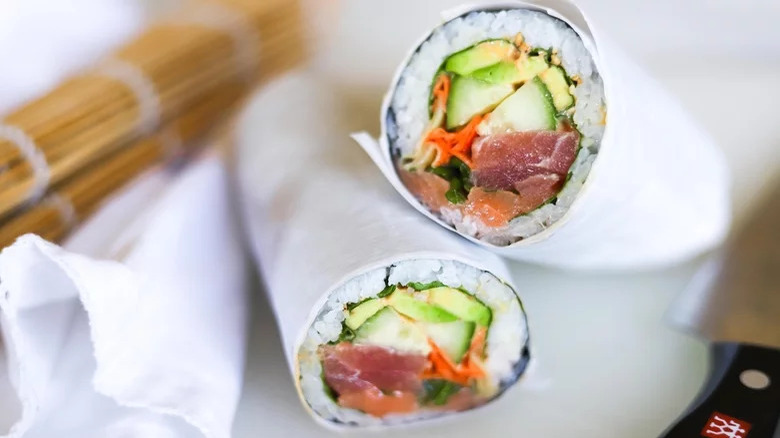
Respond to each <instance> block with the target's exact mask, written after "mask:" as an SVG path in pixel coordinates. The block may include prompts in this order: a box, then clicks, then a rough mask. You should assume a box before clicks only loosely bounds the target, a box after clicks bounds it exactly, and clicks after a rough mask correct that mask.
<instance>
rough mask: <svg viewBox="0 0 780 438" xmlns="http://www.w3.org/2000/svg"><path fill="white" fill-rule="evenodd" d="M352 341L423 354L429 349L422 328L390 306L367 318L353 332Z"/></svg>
mask: <svg viewBox="0 0 780 438" xmlns="http://www.w3.org/2000/svg"><path fill="white" fill-rule="evenodd" d="M352 342H354V343H355V344H363V345H376V346H379V347H387V348H392V349H394V350H398V351H403V352H410V353H419V354H423V355H427V354H428V353H429V352H430V350H431V346H430V345H428V338H427V336H426V335H425V332H424V331H423V329H422V328H421V327H418V326H417V325H416V324H415V323H414V322H411V321H409V320H407V319H404V318H403V317H401V315H399V314H398V312H396V311H395V310H393V308H392V307H385V308H383V309H382V310H380V311H378V312H376V313H375V314H374V315H372V316H371V317H370V318H368V319H367V320H366V322H364V323H363V325H361V326H360V328H359V329H358V330H357V331H356V332H355V339H354V340H353V341H352Z"/></svg>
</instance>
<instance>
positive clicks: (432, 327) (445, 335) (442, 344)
mask: <svg viewBox="0 0 780 438" xmlns="http://www.w3.org/2000/svg"><path fill="white" fill-rule="evenodd" d="M420 325H421V326H422V327H423V329H424V331H425V333H426V334H427V335H428V337H429V338H430V339H431V340H432V341H433V343H434V344H436V345H437V346H438V347H439V348H441V350H442V351H443V352H444V354H446V355H447V357H448V358H449V359H450V360H451V361H452V362H453V363H459V362H460V361H461V359H463V355H464V354H466V352H467V351H468V349H469V347H470V346H471V338H472V336H474V329H475V327H476V324H475V323H473V322H471V321H462V320H457V321H453V322H443V323H421V324H420Z"/></svg>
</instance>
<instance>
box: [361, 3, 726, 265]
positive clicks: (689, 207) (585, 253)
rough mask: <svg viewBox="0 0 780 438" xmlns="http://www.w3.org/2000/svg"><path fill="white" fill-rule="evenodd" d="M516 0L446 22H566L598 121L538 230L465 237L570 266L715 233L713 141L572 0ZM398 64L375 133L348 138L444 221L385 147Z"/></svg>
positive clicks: (668, 254)
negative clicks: (517, 12) (558, 214)
mask: <svg viewBox="0 0 780 438" xmlns="http://www.w3.org/2000/svg"><path fill="white" fill-rule="evenodd" d="M545 4H553V5H554V6H555V8H556V9H552V8H549V7H543V6H540V5H531V4H528V3H522V2H505V3H495V4H484V5H479V6H463V7H460V8H457V9H454V10H451V11H447V12H445V13H443V15H442V18H443V19H444V20H445V21H449V20H451V19H453V18H456V17H459V16H461V15H463V14H466V13H468V12H471V11H474V10H484V9H507V8H528V9H534V10H541V11H544V12H547V13H548V14H550V15H552V16H554V17H557V18H560V19H562V20H563V21H565V22H567V23H568V24H569V25H570V26H572V28H574V30H575V31H576V32H577V33H578V34H579V35H580V36H581V37H582V40H583V42H584V43H585V47H586V48H587V49H588V50H589V51H590V53H591V54H592V56H593V59H594V61H595V63H596V66H597V68H598V71H599V72H600V74H601V76H602V79H603V81H604V88H605V93H606V102H607V119H608V121H607V126H606V130H605V134H604V138H603V141H602V143H601V149H600V151H599V154H598V156H597V158H596V161H595V163H594V164H593V167H592V169H591V172H590V175H589V176H588V178H587V180H586V182H585V185H584V186H583V188H582V190H581V191H580V193H579V195H578V197H577V199H576V200H575V202H574V203H573V204H572V206H571V208H570V209H569V211H568V212H567V213H566V214H565V215H564V216H563V217H562V218H561V219H560V220H559V221H558V222H556V223H554V224H553V225H552V226H550V227H549V228H547V229H545V230H543V231H542V232H540V233H538V234H536V235H534V236H531V237H529V238H527V239H524V240H521V241H519V242H516V243H514V244H512V245H509V246H505V247H500V246H495V245H492V244H489V243H485V242H482V241H479V240H477V239H474V238H472V237H471V236H466V235H463V236H464V237H466V238H467V239H469V240H471V241H473V242H476V243H477V244H479V245H481V246H483V247H486V248H488V249H490V250H491V251H493V252H495V253H497V254H500V255H503V256H506V257H510V258H513V259H517V260H525V261H531V262H536V263H541V264H547V265H555V266H561V267H567V268H577V269H623V268H654V267H661V266H666V265H670V264H673V263H675V262H679V261H681V260H684V259H686V258H689V257H691V256H694V255H696V254H698V253H700V252H702V251H704V250H707V249H709V248H711V247H713V246H714V245H716V244H717V243H719V242H721V241H722V240H723V238H724V236H725V234H726V232H727V231H728V226H729V223H730V219H731V214H730V203H729V177H728V169H727V166H726V163H725V160H724V157H723V156H722V154H721V153H720V151H719V150H718V149H717V147H716V146H715V144H714V142H713V140H712V139H711V138H710V137H709V136H708V135H707V134H706V133H705V132H703V131H702V130H701V129H700V128H699V127H698V126H697V124H696V123H695V122H694V120H692V119H691V117H690V116H689V115H688V114H687V113H686V112H685V111H684V110H683V109H682V108H681V107H680V105H679V103H678V102H676V101H675V100H674V99H673V98H672V97H671V96H670V95H669V94H668V93H667V92H666V91H664V90H663V89H662V88H661V87H660V86H659V84H657V83H656V82H655V81H654V80H653V79H652V78H651V77H649V76H648V75H647V74H646V73H645V72H644V71H642V70H641V69H640V68H639V67H638V66H637V65H636V64H634V63H633V62H632V61H631V60H630V59H629V58H628V57H627V56H626V55H625V54H624V53H623V52H621V51H620V50H619V49H618V48H617V47H615V46H614V45H613V43H612V42H611V41H610V40H609V39H608V38H606V37H604V36H603V35H602V34H601V33H600V32H599V31H598V29H599V27H598V25H597V23H593V22H592V21H591V20H589V19H588V18H587V17H586V16H585V15H584V13H583V12H582V11H581V10H579V9H578V8H577V7H575V6H573V5H572V4H570V3H567V2H565V1H548V2H545ZM429 35H430V33H429V34H426V35H425V36H424V37H423V38H422V39H421V40H420V41H419V42H418V43H417V44H415V45H414V47H413V48H412V50H411V51H410V52H409V55H408V56H407V58H406V59H405V60H404V61H403V62H402V63H401V65H400V66H399V68H398V70H397V72H396V75H395V77H394V79H393V82H392V84H393V85H392V86H391V88H390V90H389V91H388V92H387V95H386V96H385V100H384V103H383V106H382V111H381V124H382V133H381V136H380V137H379V139H378V141H375V140H373V139H372V138H371V137H370V136H368V135H366V134H359V135H356V136H355V138H356V140H357V141H358V143H360V145H361V146H362V147H363V148H364V149H365V150H366V152H368V154H369V155H370V156H371V158H372V159H373V160H374V162H375V163H376V165H377V166H379V168H380V169H381V170H382V172H383V173H384V174H385V176H386V177H387V179H388V180H389V181H390V183H391V184H392V185H393V187H395V189H396V190H397V191H398V192H399V193H400V194H401V195H402V196H403V197H404V198H406V200H407V201H408V202H409V203H410V204H412V205H413V206H414V207H415V208H416V209H417V210H419V211H420V212H422V213H423V214H424V215H426V216H428V217H429V218H431V219H432V220H433V221H435V222H437V223H438V224H440V225H442V226H444V227H446V228H448V229H452V227H451V226H450V225H447V224H445V223H444V222H442V221H441V220H440V219H439V218H438V217H436V216H435V215H433V214H432V213H431V212H429V211H428V209H427V208H426V207H425V206H423V205H422V204H420V202H418V201H417V199H416V198H415V197H414V195H412V194H411V193H410V192H409V191H408V190H407V189H406V187H405V186H404V185H403V183H402V182H401V181H400V179H399V177H398V175H397V173H396V171H395V168H394V166H393V163H392V160H391V156H390V145H389V141H388V138H387V127H386V120H387V113H388V111H389V108H390V103H391V98H392V95H393V93H394V92H395V87H396V84H397V83H398V80H399V78H400V75H401V73H402V71H403V68H404V67H405V66H406V64H407V63H408V61H409V58H410V57H411V56H412V54H413V53H414V51H415V50H416V49H417V47H418V46H419V45H420V43H422V42H423V41H425V40H426V39H427V38H428V36H429Z"/></svg>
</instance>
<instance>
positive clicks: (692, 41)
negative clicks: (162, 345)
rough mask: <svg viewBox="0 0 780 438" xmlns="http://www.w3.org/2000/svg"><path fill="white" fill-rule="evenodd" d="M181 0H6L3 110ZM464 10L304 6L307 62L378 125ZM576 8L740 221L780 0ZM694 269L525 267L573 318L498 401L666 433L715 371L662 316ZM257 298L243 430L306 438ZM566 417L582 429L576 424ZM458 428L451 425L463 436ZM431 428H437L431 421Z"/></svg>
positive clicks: (525, 281) (774, 149)
mask: <svg viewBox="0 0 780 438" xmlns="http://www.w3.org/2000/svg"><path fill="white" fill-rule="evenodd" d="M258 1H262V0H258ZM180 3H181V1H179V0H71V1H68V2H61V1H55V0H4V1H3V2H0V59H2V60H3V62H2V63H0V115H2V114H7V113H9V112H12V111H13V110H14V109H15V108H17V107H19V106H20V105H22V104H24V103H25V102H28V101H30V100H31V99H33V98H36V97H38V96H40V95H41V94H42V93H45V92H46V91H47V90H49V89H50V88H52V87H54V86H55V85H57V84H58V83H59V82H60V81H62V80H63V79H64V78H65V77H67V76H69V75H71V74H73V73H75V72H78V71H80V70H81V69H84V68H85V67H87V66H89V65H91V64H93V63H94V62H96V61H98V60H99V59H101V58H102V57H103V56H104V55H105V54H106V53H108V52H109V51H110V50H111V49H112V48H114V47H116V46H118V45H120V44H121V43H123V42H124V41H126V40H127V39H128V38H130V37H132V36H133V35H135V34H137V33H138V32H140V31H141V30H142V29H143V28H144V26H145V25H146V23H148V22H149V21H150V20H153V19H155V18H156V17H159V16H160V15H162V14H165V13H169V12H170V11H172V10H174V9H175V8H176V7H177V6H178V5H179V4H180ZM459 3H461V2H459V1H456V0H428V1H425V2H420V1H416V0H395V1H393V2H386V1H378V0H341V1H337V0H324V1H322V0H306V1H304V5H305V9H304V10H305V15H306V20H307V21H306V24H305V28H306V31H307V35H308V37H307V38H308V39H307V40H306V44H307V47H306V49H307V53H308V55H307V56H308V60H309V62H310V63H311V64H313V65H314V68H316V69H318V70H319V72H320V73H321V74H323V75H327V76H331V77H332V78H333V79H334V81H336V82H337V83H338V84H340V85H339V89H340V91H341V92H342V93H343V95H344V98H345V99H348V100H349V101H350V102H352V104H353V106H354V108H355V114H356V117H357V118H359V122H356V123H359V124H360V125H362V126H364V127H365V128H366V129H368V130H370V131H373V132H375V133H376V132H378V123H376V122H377V121H378V112H379V104H380V101H381V97H382V94H383V92H384V90H385V88H386V86H387V85H388V84H389V81H390V79H391V77H392V75H393V72H394V69H395V68H396V66H397V64H398V63H399V62H400V60H401V59H402V58H403V56H404V55H405V53H406V51H407V50H408V49H409V48H410V47H412V45H413V44H414V43H415V41H416V40H417V39H418V38H419V37H420V36H421V35H422V34H423V33H424V32H425V31H426V30H428V29H429V28H430V27H432V26H434V25H436V24H437V23H439V22H440V20H441V19H440V15H439V13H440V11H442V10H444V9H447V8H449V7H452V6H456V5H458V4H459ZM576 3H577V4H578V5H580V6H581V7H582V8H583V9H584V10H585V12H586V15H587V16H588V18H589V19H590V20H592V24H593V25H594V26H595V27H597V28H598V29H600V31H601V32H602V33H603V34H604V35H605V36H608V37H610V38H612V39H613V40H615V41H616V42H617V43H618V44H619V45H620V46H622V48H623V49H624V50H625V51H626V52H628V53H629V54H630V55H631V56H632V57H633V58H634V59H635V60H636V61H637V62H638V63H639V64H641V65H642V66H643V67H644V68H646V69H647V70H648V71H649V72H650V73H652V75H653V76H654V77H655V78H656V79H657V80H658V81H659V82H660V83H661V84H662V85H663V86H664V87H666V88H667V89H669V90H670V91H671V92H672V93H673V94H675V95H676V96H677V97H678V98H679V99H680V100H681V101H682V103H683V106H684V107H685V108H686V109H688V110H689V111H690V113H691V114H692V115H693V117H694V118H696V119H697V120H698V121H699V122H700V123H701V124H702V125H703V126H704V127H705V128H706V129H707V130H708V131H709V132H710V133H711V134H712V135H713V137H714V138H715V139H716V142H717V143H718V145H719V147H720V148H721V149H722V150H723V152H724V153H725V155H726V156H727V158H728V162H729V164H730V167H731V171H732V177H733V192H732V203H733V208H734V217H735V220H736V222H737V223H739V222H740V221H741V220H742V219H743V218H744V217H745V216H746V213H747V212H748V211H749V210H750V208H751V206H752V205H753V203H754V202H755V201H756V200H757V199H758V198H759V197H760V195H761V193H762V192H763V191H764V190H766V189H768V188H769V187H770V186H771V181H773V180H777V179H778V177H779V176H780V124H778V123H777V122H776V119H777V116H776V113H777V107H778V102H780V81H778V79H780V27H779V26H777V23H778V22H780V2H777V1H773V0H739V1H735V0H656V1H654V2H647V1H644V0H621V1H618V0H604V1H596V0H581V1H577V2H576ZM669 159H670V160H674V157H669ZM694 268H695V266H694V265H686V266H682V267H678V268H674V269H671V270H667V271H664V272H654V273H642V274H636V275H628V274H626V275H617V276H603V275H596V274H594V275H584V274H582V275H579V274H578V275H562V274H561V273H560V272H558V271H553V270H547V269H541V268H534V267H526V266H519V265H517V266H514V267H513V270H514V274H515V277H516V279H517V281H518V282H519V283H520V284H521V285H522V286H526V287H527V288H528V290H529V291H536V292H530V293H528V294H527V295H526V296H525V297H524V298H525V299H526V302H527V305H528V307H529V313H530V314H531V315H532V318H533V315H534V314H535V313H534V312H536V315H548V316H558V317H559V319H557V320H556V321H553V320H550V319H545V318H544V317H538V319H537V324H538V327H537V332H538V333H539V335H538V337H536V338H535V341H536V342H538V345H542V344H545V343H546V344H547V345H553V347H549V348H548V351H547V352H546V353H545V354H546V355H547V356H546V357H547V359H548V362H547V363H546V364H545V365H546V366H548V367H549V368H548V371H547V373H546V378H547V383H546V384H542V385H540V386H539V388H541V389H539V388H530V389H529V388H525V390H524V391H523V392H522V393H521V394H518V393H517V391H516V392H515V393H513V394H511V395H509V396H507V397H506V398H505V399H503V400H502V401H500V402H499V403H498V404H499V406H498V407H497V408H496V409H497V412H501V413H502V414H505V415H510V416H511V415H513V413H514V412H516V410H522V409H526V408H528V410H527V412H530V413H532V414H534V415H535V417H536V422H537V425H533V424H526V425H525V426H518V427H519V429H518V431H520V432H527V433H537V435H534V436H547V437H554V436H564V435H567V434H568V433H570V432H572V431H577V432H579V433H580V434H579V435H577V436H594V437H596V436H654V435H657V433H658V432H660V431H661V430H662V429H663V428H664V427H665V425H666V424H668V422H670V421H672V420H673V419H674V418H675V417H676V415H677V414H678V413H680V412H681V410H682V409H683V408H684V407H685V406H686V405H687V403H688V402H689V400H690V398H691V397H693V395H694V394H695V393H696V391H697V389H698V386H699V384H700V383H701V381H702V380H703V378H704V377H703V376H704V373H705V371H706V365H705V362H706V359H705V350H704V348H703V346H701V344H699V343H698V342H696V341H695V340H692V339H687V338H686V337H684V336H682V335H680V334H678V333H674V332H672V331H670V330H669V329H668V328H666V327H665V326H664V325H663V322H662V321H663V314H664V311H665V309H666V308H667V306H668V305H669V303H670V302H671V301H672V300H673V298H674V297H675V295H676V294H677V293H678V292H679V291H680V290H682V288H684V286H685V284H686V283H687V281H688V280H689V278H690V275H691V273H692V272H693V270H694ZM256 301H257V302H256V309H255V317H254V321H255V322H254V325H253V332H252V335H251V343H252V344H251V347H250V359H249V363H248V367H247V375H246V383H245V392H244V399H243V400H242V404H241V407H240V409H239V416H238V419H237V421H236V426H235V436H237V437H249V436H258V432H259V436H281V434H282V433H283V431H285V430H287V431H289V430H297V431H298V434H297V435H296V436H318V435H319V432H320V429H318V428H317V427H316V426H315V425H314V424H313V423H312V422H310V421H308V420H305V418H304V415H305V414H304V412H303V410H302V408H301V407H300V405H299V404H298V402H297V400H296V398H295V394H294V392H293V387H292V385H290V384H289V375H288V372H287V369H286V365H285V364H284V362H283V360H282V358H281V354H279V348H280V347H279V344H278V340H277V336H276V331H275V330H276V329H275V326H274V324H273V318H272V317H271V315H270V314H269V312H268V310H267V309H266V306H265V305H264V301H263V298H262V297H261V296H260V295H259V294H258V297H257V300H256ZM583 306H590V309H591V312H590V313H589V315H588V316H587V317H585V316H582V315H580V312H579V309H581V308H582V307H583ZM577 315H579V316H577ZM583 326H587V328H588V330H589V331H590V332H589V336H588V339H580V340H578V342H577V343H576V345H572V343H571V336H572V333H576V332H577V331H578V330H581V329H582V327H583ZM535 334H536V333H535ZM567 340H568V342H567ZM543 356H544V355H543ZM6 377H7V376H5V370H4V364H0V434H2V433H4V432H5V431H6V430H7V427H8V426H9V425H10V424H11V423H12V421H13V419H14V418H15V416H16V415H17V414H18V407H17V406H15V404H14V401H13V400H12V398H11V395H12V392H11V388H10V386H9V384H8V382H7V378H6ZM551 382H552V383H551ZM545 385H546V386H545ZM545 388H546V389H545ZM529 393H530V395H529ZM523 397H525V398H523ZM534 404H536V406H537V408H536V409H537V410H536V411H534V407H533V405H534ZM572 410H576V411H578V412H577V413H576V414H572V415H573V416H569V417H567V415H568V414H565V413H566V412H571V411H572ZM521 417H522V415H521ZM526 417H527V416H526ZM566 418H569V419H570V421H569V422H568V423H567V422H566V421H562V420H564V419H566ZM589 418H592V419H593V420H594V423H592V424H591V423H590V422H588V420H587V419H589ZM300 420H304V421H303V422H301V421H300ZM478 420H479V419H475V421H476V422H477V423H479V421H478ZM599 422H601V423H600V424H611V425H612V427H613V429H612V430H613V431H614V432H615V433H614V434H612V433H606V434H603V433H602V429H601V428H600V427H599V426H598V425H597V424H599ZM457 427H458V426H457V424H456V425H454V426H452V427H451V429H450V430H451V431H452V432H453V433H455V431H456V429H457ZM417 433H419V434H420V436H423V435H425V434H426V433H430V430H426V429H425V428H423V429H420V430H419V431H418V432H417ZM529 436H531V435H529ZM567 436H568V435H567Z"/></svg>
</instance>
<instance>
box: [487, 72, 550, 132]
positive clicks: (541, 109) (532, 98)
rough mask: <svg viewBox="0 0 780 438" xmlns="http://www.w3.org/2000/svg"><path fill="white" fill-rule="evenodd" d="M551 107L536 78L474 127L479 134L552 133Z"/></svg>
mask: <svg viewBox="0 0 780 438" xmlns="http://www.w3.org/2000/svg"><path fill="white" fill-rule="evenodd" d="M555 114H556V111H555V105H554V104H553V100H552V96H551V95H550V92H549V91H548V90H547V87H546V86H545V85H544V83H542V81H541V80H540V79H539V77H535V78H533V79H531V80H530V81H528V82H526V83H525V84H523V86H522V87H520V88H518V89H517V91H515V92H514V94H512V95H511V96H509V97H507V98H506V99H505V100H504V101H503V102H501V104H500V105H498V106H497V107H496V109H495V110H493V112H492V113H490V116H488V117H487V119H486V120H484V121H483V122H482V123H480V124H479V126H478V127H477V132H478V133H479V135H491V134H496V133H501V132H510V131H515V132H516V131H536V130H541V131H545V130H554V129H555V128H556V126H557V121H556V118H555Z"/></svg>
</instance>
